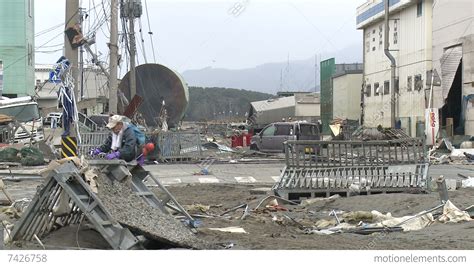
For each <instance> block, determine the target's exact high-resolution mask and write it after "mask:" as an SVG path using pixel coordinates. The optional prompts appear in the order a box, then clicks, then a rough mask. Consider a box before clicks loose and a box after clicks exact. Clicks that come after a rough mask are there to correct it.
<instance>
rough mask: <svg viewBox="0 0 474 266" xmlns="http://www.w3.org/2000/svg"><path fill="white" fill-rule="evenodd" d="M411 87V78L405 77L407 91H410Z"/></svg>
mask: <svg viewBox="0 0 474 266" xmlns="http://www.w3.org/2000/svg"><path fill="white" fill-rule="evenodd" d="M412 89H413V79H412V77H411V76H408V78H407V91H411V90H412Z"/></svg>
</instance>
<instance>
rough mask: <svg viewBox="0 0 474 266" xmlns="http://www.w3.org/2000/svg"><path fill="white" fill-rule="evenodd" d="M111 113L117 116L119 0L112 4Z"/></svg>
mask: <svg viewBox="0 0 474 266" xmlns="http://www.w3.org/2000/svg"><path fill="white" fill-rule="evenodd" d="M110 9H111V10H110V43H109V49H110V57H109V67H110V70H109V77H108V78H109V112H110V113H113V114H117V102H118V100H117V87H118V82H117V64H118V45H117V43H118V0H111V2H110Z"/></svg>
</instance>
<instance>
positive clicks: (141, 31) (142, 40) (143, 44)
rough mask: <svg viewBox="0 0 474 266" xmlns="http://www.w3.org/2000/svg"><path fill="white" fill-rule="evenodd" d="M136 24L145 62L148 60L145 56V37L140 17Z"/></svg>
mask: <svg viewBox="0 0 474 266" xmlns="http://www.w3.org/2000/svg"><path fill="white" fill-rule="evenodd" d="M138 25H139V27H140V39H141V43H142V52H143V59H145V63H148V60H147V58H146V50H145V39H143V30H142V18H139V19H138Z"/></svg>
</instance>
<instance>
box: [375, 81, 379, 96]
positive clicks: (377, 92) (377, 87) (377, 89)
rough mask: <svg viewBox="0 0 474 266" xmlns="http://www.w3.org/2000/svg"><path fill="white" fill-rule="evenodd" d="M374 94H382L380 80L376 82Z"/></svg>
mask: <svg viewBox="0 0 474 266" xmlns="http://www.w3.org/2000/svg"><path fill="white" fill-rule="evenodd" d="M374 95H375V96H378V95H380V88H379V83H378V82H375V83H374Z"/></svg>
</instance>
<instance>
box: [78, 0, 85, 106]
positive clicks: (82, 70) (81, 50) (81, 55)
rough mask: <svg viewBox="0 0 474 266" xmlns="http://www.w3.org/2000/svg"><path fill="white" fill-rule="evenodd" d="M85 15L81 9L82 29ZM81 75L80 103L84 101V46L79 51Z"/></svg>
mask: <svg viewBox="0 0 474 266" xmlns="http://www.w3.org/2000/svg"><path fill="white" fill-rule="evenodd" d="M84 15H85V8H82V7H81V8H79V17H80V23H81V29H82V26H83V22H84ZM79 65H80V66H79V71H80V72H79V73H80V78H81V96H80V98H79V99H80V101H82V99H84V46H83V45H81V48H80V50H79Z"/></svg>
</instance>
